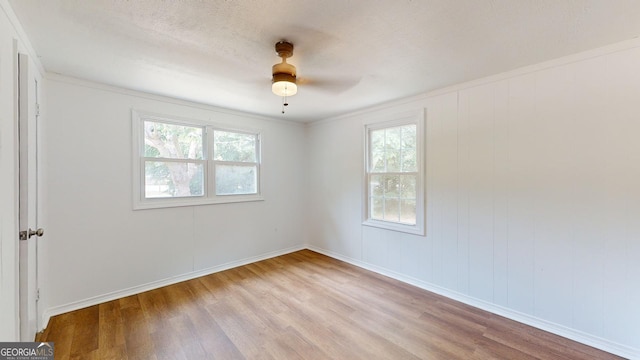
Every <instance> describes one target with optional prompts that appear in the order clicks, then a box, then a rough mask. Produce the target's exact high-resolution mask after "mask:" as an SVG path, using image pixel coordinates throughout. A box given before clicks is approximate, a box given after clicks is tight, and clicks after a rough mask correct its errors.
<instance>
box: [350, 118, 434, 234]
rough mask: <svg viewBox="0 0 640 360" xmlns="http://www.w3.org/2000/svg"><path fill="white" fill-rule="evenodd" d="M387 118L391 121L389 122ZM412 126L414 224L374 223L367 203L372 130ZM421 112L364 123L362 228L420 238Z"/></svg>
mask: <svg viewBox="0 0 640 360" xmlns="http://www.w3.org/2000/svg"><path fill="white" fill-rule="evenodd" d="M389 119H391V120H389ZM411 124H415V125H416V136H417V138H416V151H417V154H416V162H417V166H418V169H417V170H418V171H417V179H416V224H415V225H410V224H402V223H396V222H390V221H383V220H376V219H371V218H369V214H370V207H371V204H370V201H369V193H370V189H369V165H370V161H371V159H370V152H369V150H370V149H369V142H370V133H371V131H372V130H378V129H384V128H389V127H395V126H402V125H411ZM425 141H426V133H425V111H424V109H422V110H420V111H417V112H410V113H402V114H396V115H395V116H386V117H384V118H376V119H372V120H369V121H365V123H364V176H363V182H364V206H363V208H364V209H363V210H364V213H363V221H362V225H365V226H372V227H377V228H382V229H387V230H393V231H399V232H404V233H409V234H415V235H422V236H424V235H425V234H426V214H425V208H426V191H425V189H426V184H425V179H426V163H425V159H426V153H425V149H426V147H425Z"/></svg>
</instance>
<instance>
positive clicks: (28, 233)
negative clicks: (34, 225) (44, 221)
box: [20, 228, 44, 240]
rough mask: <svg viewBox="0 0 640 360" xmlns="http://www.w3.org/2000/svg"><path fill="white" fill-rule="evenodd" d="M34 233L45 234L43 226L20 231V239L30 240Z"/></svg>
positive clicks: (36, 234)
mask: <svg viewBox="0 0 640 360" xmlns="http://www.w3.org/2000/svg"><path fill="white" fill-rule="evenodd" d="M34 235H35V236H42V235H44V230H43V229H42V228H39V229H38V230H31V229H29V230H23V231H20V240H28V239H30V238H31V237H32V236H34Z"/></svg>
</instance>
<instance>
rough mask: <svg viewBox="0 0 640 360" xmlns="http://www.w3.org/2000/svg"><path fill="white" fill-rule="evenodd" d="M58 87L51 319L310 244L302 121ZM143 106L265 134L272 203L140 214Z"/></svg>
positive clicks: (53, 126) (49, 129)
mask: <svg viewBox="0 0 640 360" xmlns="http://www.w3.org/2000/svg"><path fill="white" fill-rule="evenodd" d="M46 85H47V97H46V99H47V104H46V105H47V106H46V109H47V119H48V121H47V124H46V133H47V141H46V144H45V152H46V154H47V162H46V163H45V164H44V167H45V168H46V171H47V176H48V179H47V183H46V186H47V189H46V192H47V194H48V198H47V209H46V211H47V212H48V214H49V228H48V229H47V231H48V238H47V241H48V245H49V249H48V255H49V264H48V268H47V270H46V271H47V273H48V282H47V293H48V307H49V311H48V314H47V315H51V314H56V313H60V312H64V311H67V310H70V309H75V308H78V307H81V306H86V305H89V304H94V303H97V302H101V301H104V300H105V299H108V298H113V297H119V296H122V295H123V294H126V293H128V292H129V293H130V292H138V291H140V290H142V289H144V288H145V286H147V287H148V286H157V285H159V284H163V283H166V282H163V280H167V281H168V282H170V281H174V280H175V279H176V277H177V278H185V277H189V276H195V275H197V274H201V273H203V272H207V271H212V270H215V269H220V268H224V267H225V266H231V265H237V264H239V263H242V262H243V261H251V260H255V259H257V258H259V257H261V256H269V255H273V254H278V253H281V252H288V251H291V250H293V249H299V248H302V246H303V244H304V243H305V241H306V240H305V233H304V230H305V228H304V223H303V222H304V219H305V218H304V215H303V214H304V211H305V203H304V198H303V194H304V191H305V187H304V180H303V179H304V176H305V169H306V166H307V165H306V164H307V163H306V161H305V160H306V159H305V151H304V147H305V139H304V136H305V130H304V126H303V125H302V124H297V123H290V122H284V121H277V120H269V119H265V118H259V117H255V116H250V115H243V114H240V113H236V112H226V111H223V110H220V109H216V108H213V107H206V106H201V105H196V104H191V103H186V102H179V101H174V100H170V99H167V98H162V97H157V96H150V95H145V94H141V93H136V92H132V91H126V90H120V89H115V88H110V87H106V86H102V85H98V84H94V83H88V82H81V81H78V80H73V79H70V78H64V77H58V76H53V75H52V76H50V77H49V78H48V79H47V84H46ZM132 109H138V110H145V111H151V112H155V113H160V114H167V115H175V116H179V117H182V118H193V119H198V120H204V121H208V120H211V121H213V122H214V123H218V124H229V125H231V126H241V127H248V128H255V129H259V130H262V156H263V162H262V174H263V184H262V191H263V195H264V198H265V201H259V202H247V203H234V204H220V205H204V206H189V207H179V208H166V209H152V210H138V211H133V210H132V145H131V136H132V135H131V110H132ZM171 279H173V280H171Z"/></svg>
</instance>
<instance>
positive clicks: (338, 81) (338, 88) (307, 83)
mask: <svg viewBox="0 0 640 360" xmlns="http://www.w3.org/2000/svg"><path fill="white" fill-rule="evenodd" d="M361 80H362V78H349V77H340V78H323V79H314V78H307V77H298V79H297V81H296V82H297V84H298V86H301V87H305V88H313V89H318V90H321V91H327V92H332V93H342V92H345V91H347V90H349V89H351V88H353V87H354V86H356V85H358V84H359V83H360V81H361Z"/></svg>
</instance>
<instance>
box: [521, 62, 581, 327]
mask: <svg viewBox="0 0 640 360" xmlns="http://www.w3.org/2000/svg"><path fill="white" fill-rule="evenodd" d="M572 70H573V68H572V67H569V66H562V67H555V68H551V69H547V70H542V71H539V72H538V73H537V74H536V79H537V82H536V93H535V96H536V109H535V114H536V119H535V121H536V122H537V124H538V125H537V130H538V132H535V133H532V134H529V136H533V137H535V138H536V139H537V143H538V144H537V146H536V147H535V148H536V149H537V150H538V153H537V156H536V159H535V163H534V164H532V165H533V166H534V169H535V170H537V175H536V176H535V177H534V178H533V180H534V182H533V183H532V184H531V185H532V186H533V187H534V190H533V191H534V194H535V196H536V198H535V202H534V205H533V206H534V212H535V215H534V216H535V221H536V222H535V226H536V237H535V250H534V251H535V255H534V256H535V274H534V281H535V290H534V296H535V305H536V307H535V315H536V316H539V317H541V318H545V319H549V320H550V321H553V322H556V323H559V324H563V325H567V326H570V325H571V302H572V286H571V284H572V283H573V273H572V271H571V270H572V267H573V265H572V261H573V252H572V247H573V240H574V239H573V223H574V219H575V215H574V213H573V206H572V203H571V199H572V198H573V195H572V193H573V191H574V188H575V186H574V184H573V178H572V174H573V172H574V171H575V163H574V159H575V156H576V155H577V154H576V153H575V151H576V149H575V135H574V131H575V130H576V129H575V128H574V127H573V125H574V121H575V120H574V114H573V108H574V107H575V105H576V101H575V91H574V86H575V83H574V72H573V71H572Z"/></svg>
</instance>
